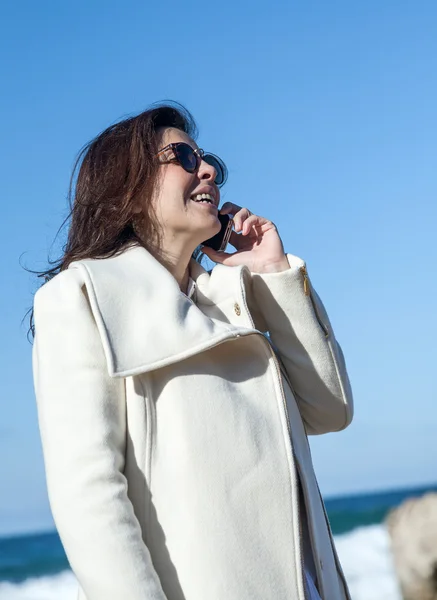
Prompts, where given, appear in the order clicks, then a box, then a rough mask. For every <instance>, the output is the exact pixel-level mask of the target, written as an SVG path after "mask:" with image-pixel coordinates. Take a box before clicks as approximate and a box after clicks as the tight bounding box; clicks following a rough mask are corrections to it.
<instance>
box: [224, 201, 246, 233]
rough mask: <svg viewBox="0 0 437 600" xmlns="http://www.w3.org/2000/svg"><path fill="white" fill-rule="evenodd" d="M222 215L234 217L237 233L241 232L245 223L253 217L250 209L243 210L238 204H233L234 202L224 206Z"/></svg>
mask: <svg viewBox="0 0 437 600" xmlns="http://www.w3.org/2000/svg"><path fill="white" fill-rule="evenodd" d="M220 213H221V214H223V215H232V216H233V218H234V230H235V231H241V230H242V227H243V223H244V221H245V220H246V219H248V218H249V217H250V216H251V215H252V213H251V212H250V210H249V209H248V208H241V206H238V204H233V203H232V202H226V203H225V204H223V206H222V208H221V210H220Z"/></svg>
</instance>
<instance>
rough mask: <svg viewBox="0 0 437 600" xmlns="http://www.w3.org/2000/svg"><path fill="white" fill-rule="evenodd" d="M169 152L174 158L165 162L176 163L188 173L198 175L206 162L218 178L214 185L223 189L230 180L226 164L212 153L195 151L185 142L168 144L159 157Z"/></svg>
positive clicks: (200, 150)
mask: <svg viewBox="0 0 437 600" xmlns="http://www.w3.org/2000/svg"><path fill="white" fill-rule="evenodd" d="M168 150H171V151H172V152H173V155H174V158H172V159H170V160H168V161H165V162H176V163H178V164H179V165H180V166H181V167H182V168H183V169H184V170H185V171H187V173H197V171H198V170H199V167H200V163H201V162H202V160H204V161H205V162H206V163H208V165H211V167H214V169H215V172H216V176H215V179H214V183H215V184H216V185H217V186H218V187H221V186H222V185H224V184H225V183H226V180H227V178H228V170H227V168H226V165H225V163H224V162H223V161H222V160H221V159H220V158H219V157H218V156H215V154H211V153H210V152H207V153H205V152H204V151H203V150H202V149H201V148H199V149H197V148H196V149H194V148H192V147H191V146H190V144H186V143H185V142H176V143H174V144H168V146H165V148H162V149H161V150H160V151H159V152H158V154H157V155H156V156H157V157H159V156H161V155H162V154H164V153H165V152H167V151H168Z"/></svg>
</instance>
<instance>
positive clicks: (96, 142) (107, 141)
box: [29, 102, 198, 337]
mask: <svg viewBox="0 0 437 600" xmlns="http://www.w3.org/2000/svg"><path fill="white" fill-rule="evenodd" d="M161 127H175V128H176V129H180V130H181V131H184V132H185V133H187V134H188V135H189V136H190V137H191V138H192V139H196V137H197V131H198V130H197V125H196V123H195V121H194V119H193V117H192V115H191V114H190V113H189V112H188V110H187V109H186V108H184V107H183V106H181V105H180V104H177V103H173V102H171V103H166V104H157V105H152V107H151V108H149V109H148V110H145V111H144V112H142V113H140V114H139V115H137V116H134V117H129V118H127V119H124V120H122V121H119V122H118V123H115V124H114V125H111V126H110V127H108V128H107V129H105V130H104V131H103V132H102V133H100V134H99V135H98V136H97V137H95V138H94V139H93V140H91V141H90V142H89V143H88V144H86V146H84V147H83V148H82V150H81V151H80V153H79V155H78V157H77V159H76V162H75V164H74V168H73V173H72V176H71V180H70V188H69V193H68V201H69V208H70V212H69V214H68V216H67V218H66V219H65V221H64V222H63V223H62V225H61V227H60V229H59V231H61V229H62V228H63V227H64V226H65V225H66V224H69V229H68V237H67V242H66V244H65V245H64V247H63V249H62V250H63V253H62V256H61V257H60V258H59V259H58V260H55V261H52V260H50V259H49V260H48V263H49V265H51V267H50V268H49V269H47V270H46V271H32V272H33V273H36V274H37V275H38V277H41V278H43V279H44V283H45V282H47V281H49V280H50V279H52V278H53V277H54V276H55V275H57V274H58V273H59V272H60V271H63V270H65V269H67V268H68V266H69V265H70V264H71V263H72V262H73V261H76V260H81V259H85V258H108V257H110V256H114V255H116V254H118V253H119V252H121V251H123V250H124V249H126V248H127V247H128V246H130V245H132V244H140V245H142V246H144V245H145V242H144V240H148V239H150V240H152V239H159V233H160V231H159V224H158V222H157V219H156V215H155V214H154V211H153V208H152V203H151V202H150V200H151V198H152V194H153V191H154V189H155V186H156V184H157V179H158V169H159V162H158V161H157V160H156V158H155V156H156V154H157V152H158V150H159V148H158V144H159V138H160V136H159V133H158V130H159V129H160V128H161ZM140 198H141V204H142V206H143V213H144V218H142V221H141V238H142V239H140V238H139V237H138V235H137V234H136V232H135V228H134V226H133V219H134V206H135V204H136V201H137V200H138V199H140ZM59 231H58V234H59ZM146 243H147V242H146ZM30 313H31V314H30V329H29V332H31V333H32V336H33V337H34V335H35V326H34V320H33V309H32V310H31V311H30Z"/></svg>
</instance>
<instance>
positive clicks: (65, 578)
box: [0, 571, 77, 600]
mask: <svg viewBox="0 0 437 600" xmlns="http://www.w3.org/2000/svg"><path fill="white" fill-rule="evenodd" d="M76 598H77V580H76V579H75V577H74V575H73V573H72V572H71V571H63V572H62V573H59V575H53V576H50V577H37V578H34V579H33V578H32V579H26V581H23V583H0V600H76Z"/></svg>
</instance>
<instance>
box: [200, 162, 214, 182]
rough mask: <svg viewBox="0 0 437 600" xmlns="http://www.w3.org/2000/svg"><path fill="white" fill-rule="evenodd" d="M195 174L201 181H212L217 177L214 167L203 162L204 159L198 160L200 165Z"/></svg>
mask: <svg viewBox="0 0 437 600" xmlns="http://www.w3.org/2000/svg"><path fill="white" fill-rule="evenodd" d="M197 174H198V177H199V179H202V180H203V181H211V182H213V181H215V178H216V177H217V171H216V170H215V168H214V167H213V166H212V165H210V164H208V163H207V162H205V161H204V160H202V161H201V162H200V167H199V171H198V173H197Z"/></svg>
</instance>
